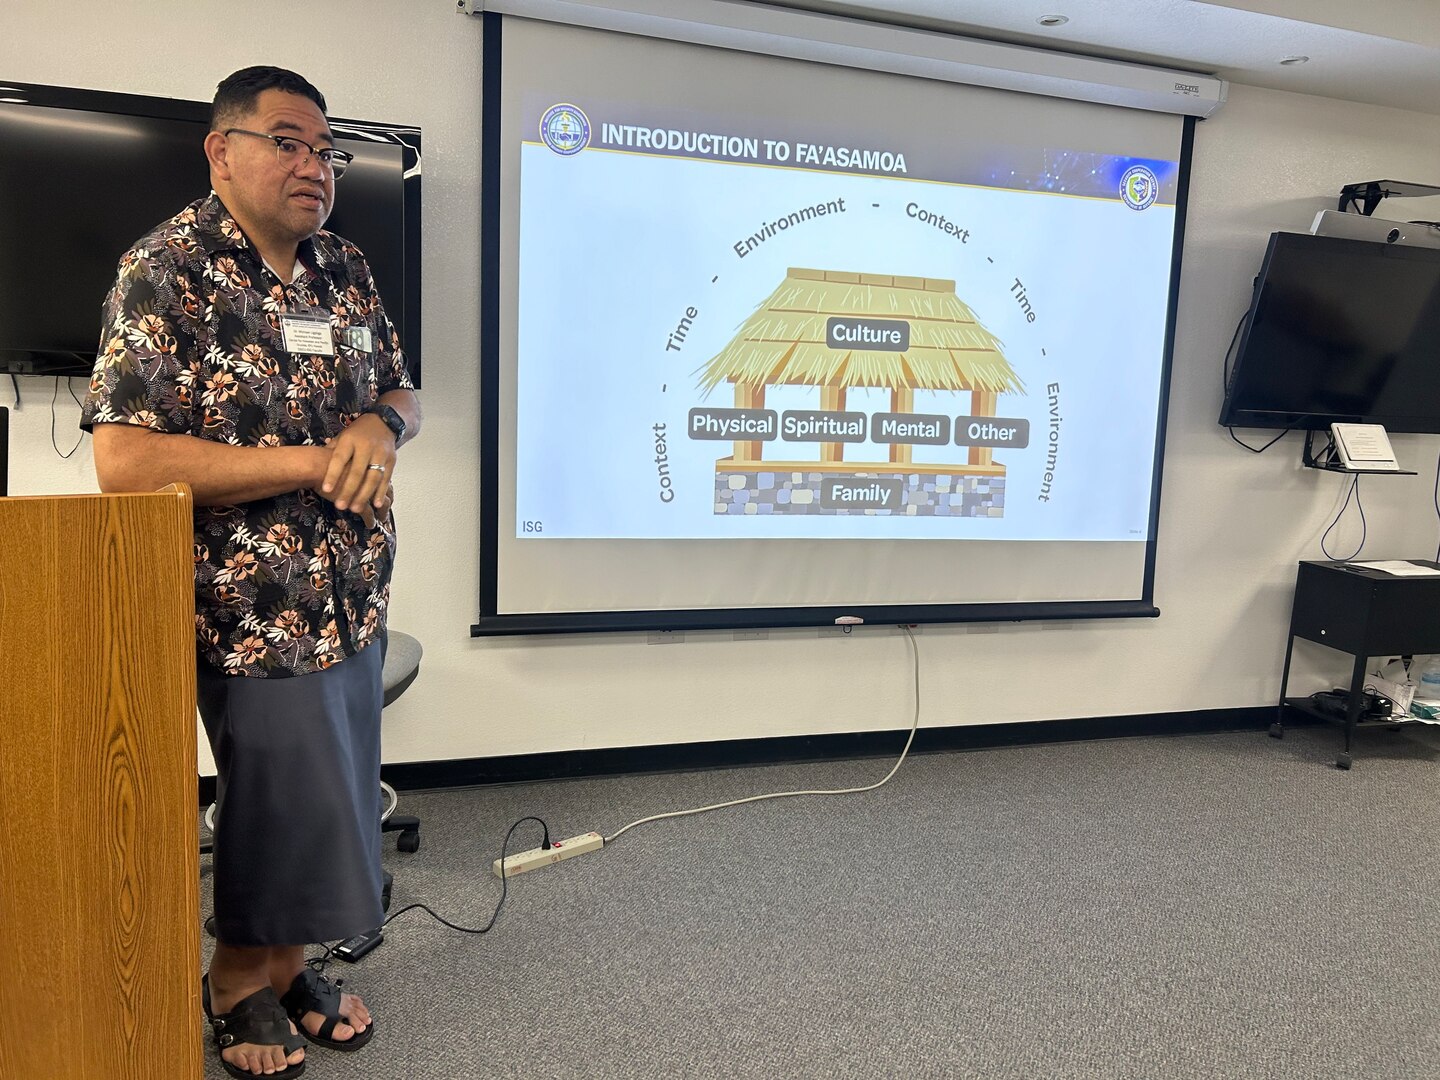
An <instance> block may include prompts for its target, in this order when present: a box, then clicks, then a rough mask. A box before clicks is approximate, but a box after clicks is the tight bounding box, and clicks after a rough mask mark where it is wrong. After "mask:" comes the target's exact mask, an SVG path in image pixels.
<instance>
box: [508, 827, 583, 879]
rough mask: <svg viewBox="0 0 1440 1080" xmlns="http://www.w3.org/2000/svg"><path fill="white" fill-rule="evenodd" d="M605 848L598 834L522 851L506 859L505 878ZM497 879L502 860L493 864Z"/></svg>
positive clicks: (576, 837) (573, 837)
mask: <svg viewBox="0 0 1440 1080" xmlns="http://www.w3.org/2000/svg"><path fill="white" fill-rule="evenodd" d="M604 846H605V838H604V837H603V836H601V835H600V834H599V833H598V832H587V833H581V834H580V835H579V836H572V837H571V838H570V839H569V840H556V841H555V842H554V843H553V844H551V845H550V847H549V849H548V850H547V849H546V848H538V847H537V848H531V849H530V850H529V851H522V852H519V853H518V854H515V855H507V856H506V857H505V873H504V875H503V876H504V877H507V878H509V877H514V876H515V875H516V874H523V873H525V871H527V870H539V869H540V867H542V866H549V865H550V864H551V863H557V862H561V861H562V860H564V859H569V858H571V857H572V856H575V855H584V854H585V852H587V851H596V850H598V849H599V848H602V847H604ZM491 868H492V869H493V870H494V871H495V876H496V877H501V876H502V875H501V873H500V860H499V859H496V860H495V861H494V863H492V864H491Z"/></svg>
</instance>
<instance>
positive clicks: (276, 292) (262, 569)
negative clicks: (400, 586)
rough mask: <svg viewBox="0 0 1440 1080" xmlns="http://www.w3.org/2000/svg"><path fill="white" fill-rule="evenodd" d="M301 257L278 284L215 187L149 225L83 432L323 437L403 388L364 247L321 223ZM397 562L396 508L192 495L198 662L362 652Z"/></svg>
mask: <svg viewBox="0 0 1440 1080" xmlns="http://www.w3.org/2000/svg"><path fill="white" fill-rule="evenodd" d="M299 261H300V266H301V268H302V272H300V273H297V274H296V275H295V277H294V280H293V281H292V282H291V283H290V284H288V285H286V284H284V283H283V282H281V281H280V279H279V278H278V277H277V276H276V275H275V274H273V273H272V272H271V271H270V270H269V269H268V268H267V267H266V266H265V265H264V263H263V262H262V260H261V258H260V255H259V252H258V250H257V249H255V248H254V247H253V246H252V245H251V244H250V242H249V241H248V240H247V239H246V237H245V235H244V233H243V232H242V231H241V229H240V227H239V225H238V224H237V223H236V222H235V219H234V218H233V217H232V216H231V215H230V213H229V212H228V211H227V210H226V209H225V206H224V204H223V203H222V202H221V201H220V198H219V196H217V195H215V194H214V193H213V192H212V193H211V194H210V195H209V196H208V197H207V198H204V199H201V200H199V201H198V202H195V203H192V204H191V205H189V206H187V207H186V208H185V209H184V210H182V211H181V212H180V213H179V214H177V215H176V216H175V217H173V218H171V219H170V220H169V221H167V222H165V223H164V224H163V225H161V226H159V227H158V228H156V229H155V230H153V231H152V232H151V233H149V234H148V235H147V236H145V237H143V238H142V239H141V240H140V241H139V242H137V243H136V244H135V246H134V247H133V248H131V249H130V250H129V251H127V252H126V253H125V255H124V256H123V257H122V258H121V260H120V270H119V275H118V277H117V279H116V282H115V286H114V288H113V289H112V290H111V291H110V294H109V296H108V297H107V299H106V301H105V311H104V325H103V329H102V332H101V339H100V352H99V355H98V357H97V358H96V361H95V369H94V373H93V375H92V376H91V379H90V390H89V394H88V395H87V397H86V399H85V405H84V410H83V412H82V415H81V426H82V427H85V428H87V429H89V428H91V427H92V426H93V425H95V424H138V425H141V426H143V427H146V428H149V429H150V430H152V431H156V432H161V433H164V434H175V435H192V436H195V437H196V438H200V439H208V440H211V441H213V442H221V443H228V444H230V445H233V446H260V447H263V446H324V445H329V444H330V443H332V442H334V440H335V438H336V437H337V436H338V435H339V434H340V433H341V432H342V431H343V430H344V429H345V428H346V427H347V426H348V425H349V424H351V423H352V422H354V420H355V419H356V418H358V417H359V416H361V415H363V414H364V413H365V411H366V410H367V409H369V408H370V407H371V406H372V405H374V403H375V401H376V399H377V398H378V397H379V396H380V395H381V394H384V393H387V392H388V391H391V390H397V389H410V388H411V387H412V385H413V384H412V383H411V381H410V376H409V374H408V372H407V370H406V365H405V356H404V353H403V352H402V351H401V348H400V342H399V338H398V336H397V334H396V333H395V329H394V327H393V326H392V325H391V323H390V320H389V319H388V318H387V317H386V315H385V310H384V308H383V306H382V305H381V303H380V297H379V295H378V294H377V293H376V291H375V283H374V280H373V279H372V277H371V275H370V268H369V267H368V266H367V265H366V263H365V259H364V256H362V255H361V253H360V251H359V250H358V249H357V248H356V247H354V246H353V245H352V244H349V243H347V242H346V241H345V240H343V239H341V238H340V237H338V236H335V235H333V234H331V233H327V232H324V231H321V232H318V233H316V235H315V236H314V237H313V238H312V239H310V240H306V241H304V242H302V243H301V245H300V251H299ZM286 315H309V316H320V317H322V318H323V319H325V320H326V321H328V323H329V326H330V335H331V337H332V339H333V343H334V344H333V350H332V355H324V354H319V353H317V354H302V353H298V352H296V353H292V352H289V351H287V350H286V348H285V338H284V333H283V325H282V319H283V317H284V316H286ZM310 325H311V326H315V325H319V324H316V323H313V322H312V323H311V324H310ZM309 347H312V348H313V347H315V346H314V344H313V343H311V344H310V346H309ZM394 557H395V530H394V522H393V520H392V519H391V518H390V516H389V514H386V515H385V517H384V518H383V519H382V520H378V521H377V522H376V526H375V528H374V529H367V528H366V527H365V524H364V522H363V521H362V520H361V518H360V517H359V515H357V514H352V513H346V512H341V511H338V510H336V508H335V506H334V504H333V503H331V502H329V501H328V500H326V499H324V498H322V497H321V496H320V495H319V494H318V493H316V492H315V491H311V490H300V491H294V492H289V493H287V494H284V495H277V496H274V497H273V498H267V499H260V500H257V501H255V502H250V503H245V504H243V505H238V506H203V507H201V506H197V507H196V508H195V631H196V636H197V639H198V645H199V649H200V654H201V656H202V657H203V659H204V660H206V661H207V662H208V663H209V664H211V665H212V666H213V667H215V668H217V669H220V670H222V671H224V672H226V673H227V674H232V675H245V676H258V677H283V676H289V675H304V674H308V673H309V672H312V671H318V670H321V669H323V668H327V667H329V666H331V665H332V664H334V663H336V662H338V661H340V660H343V659H344V658H345V657H347V656H351V655H353V654H355V653H356V652H358V651H359V650H361V649H363V648H365V647H366V646H368V645H370V644H372V643H374V642H375V641H377V640H378V639H379V636H380V634H381V632H382V631H383V630H384V628H385V614H386V609H387V607H388V604H389V599H390V573H391V567H392V565H393V562H394Z"/></svg>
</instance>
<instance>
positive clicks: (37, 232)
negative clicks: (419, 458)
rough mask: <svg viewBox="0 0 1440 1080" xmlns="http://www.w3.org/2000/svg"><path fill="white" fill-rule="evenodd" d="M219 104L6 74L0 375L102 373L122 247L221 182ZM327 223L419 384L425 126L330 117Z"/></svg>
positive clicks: (0, 130) (0, 139) (0, 136)
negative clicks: (338, 157)
mask: <svg viewBox="0 0 1440 1080" xmlns="http://www.w3.org/2000/svg"><path fill="white" fill-rule="evenodd" d="M209 116H210V106H209V103H208V102H199V101H180V100H175V99H171V98H155V97H140V96H136V95H131V94H112V93H104V92H101V91H97V90H80V89H74V88H70V87H56V86H38V85H34V84H30V83H7V82H4V81H3V80H0V147H3V149H4V152H3V153H0V371H11V372H17V373H26V374H37V375H85V376H88V375H89V374H90V370H91V366H92V365H93V363H94V359H95V351H96V346H97V343H98V342H99V340H100V314H101V305H102V304H103V303H104V300H105V295H106V293H107V292H108V291H109V290H110V287H111V285H113V284H114V281H115V272H116V266H117V264H118V262H119V259H120V256H121V254H122V253H123V252H124V251H125V250H126V249H127V248H129V247H130V246H131V245H132V244H133V243H134V242H135V241H136V240H138V239H139V238H140V237H141V236H143V235H144V234H145V233H146V232H147V231H149V230H150V229H151V228H153V227H154V226H156V225H158V224H160V222H162V221H164V220H165V219H167V218H169V217H171V216H173V215H174V214H176V213H177V212H179V210H180V209H181V208H182V207H184V206H185V205H186V204H187V203H190V202H192V201H194V200H195V199H198V198H200V197H201V196H202V195H204V194H205V193H206V192H207V191H209V190H210V179H209V171H208V167H207V166H206V163H205V156H204V151H203V150H202V148H201V143H202V142H203V141H204V138H205V134H206V132H207V130H208V129H209ZM330 125H331V128H332V129H333V130H334V132H335V136H336V144H337V145H338V146H341V147H342V148H343V149H345V150H348V151H350V152H351V153H353V154H354V155H355V161H354V163H353V164H352V165H351V166H350V169H349V170H348V171H347V172H346V174H345V176H344V178H343V179H342V180H340V181H339V183H338V184H337V185H336V195H335V210H334V212H333V213H332V214H331V216H330V220H329V221H328V222H326V225H325V227H326V228H327V229H329V230H330V231H331V232H334V233H337V234H339V235H340V236H343V237H345V238H346V239H347V240H350V241H351V242H352V243H354V244H356V245H357V246H358V247H359V248H360V250H361V251H363V252H364V253H365V256H366V260H367V261H368V262H369V263H370V267H371V270H372V271H373V272H374V275H375V281H376V285H377V287H378V288H379V290H380V295H381V297H382V298H383V300H384V301H385V310H386V312H387V314H389V316H390V318H391V320H392V321H393V322H394V323H395V326H396V329H397V330H398V331H399V333H400V341H401V344H402V346H403V347H404V349H405V352H406V355H407V356H408V358H409V361H410V368H411V373H412V376H413V377H414V379H415V381H416V384H417V385H418V384H419V381H420V164H421V159H420V131H419V129H418V128H413V127H407V126H401V125H393V124H379V123H370V122H366V121H353V120H342V119H339V118H335V117H332V118H331V120H330Z"/></svg>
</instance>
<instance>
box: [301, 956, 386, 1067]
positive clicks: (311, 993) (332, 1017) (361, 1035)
mask: <svg viewBox="0 0 1440 1080" xmlns="http://www.w3.org/2000/svg"><path fill="white" fill-rule="evenodd" d="M343 981H344V980H342V979H336V980H334V981H333V982H332V981H331V980H330V979H327V978H326V977H325V976H323V975H321V974H320V973H318V972H316V971H314V970H313V969H311V968H308V967H307V968H305V969H303V970H302V971H301V972H300V973H299V974H297V975H296V976H295V978H294V980H293V981H292V982H291V983H290V986H289V987H288V988H287V989H286V991H285V993H284V994H282V995H281V997H280V1003H281V1004H282V1005H283V1006H284V1007H285V1011H286V1013H288V1014H289V1016H290V1019H292V1020H294V1021H296V1022H297V1023H298V1024H299V1025H300V1030H301V1033H302V1034H303V1035H304V1036H305V1037H306V1038H307V1039H309V1040H310V1041H311V1042H313V1043H315V1044H316V1045H317V1046H328V1047H330V1048H331V1049H332V1050H358V1049H360V1047H362V1046H364V1045H365V1044H366V1043H368V1042H369V1041H370V1036H372V1035H373V1034H374V1033H375V1028H374V1021H373V1020H372V1018H371V1016H370V1010H369V1009H368V1008H366V1006H365V1002H364V1001H362V1000H361V999H360V997H359V995H358V994H347V993H342V992H341V990H340V985H341V983H342V982H343Z"/></svg>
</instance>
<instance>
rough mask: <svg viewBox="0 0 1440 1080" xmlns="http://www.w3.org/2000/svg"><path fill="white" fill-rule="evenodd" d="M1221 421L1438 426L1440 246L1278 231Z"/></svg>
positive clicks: (1400, 428)
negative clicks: (1428, 246) (1433, 247)
mask: <svg viewBox="0 0 1440 1080" xmlns="http://www.w3.org/2000/svg"><path fill="white" fill-rule="evenodd" d="M1220 423H1222V424H1225V425H1228V426H1233V427H1253V428H1297V429H1301V430H1321V429H1324V428H1328V427H1329V426H1330V425H1331V424H1334V423H1364V424H1381V425H1383V426H1384V427H1385V428H1386V430H1388V431H1391V432H1440V250H1436V249H1432V248H1422V247H1410V246H1406V245H1401V244H1384V243H1380V242H1378V241H1372V240H1348V239H1341V238H1338V237H1332V236H1310V235H1308V234H1305V233H1285V232H1280V233H1275V234H1273V235H1272V236H1271V237H1270V245H1269V247H1268V248H1267V250H1266V252H1265V262H1264V265H1263V266H1262V268H1261V270H1260V276H1259V277H1258V278H1257V279H1256V281H1255V293H1254V297H1253V299H1252V301H1251V305H1250V313H1249V316H1248V318H1247V321H1246V325H1245V333H1244V335H1243V337H1242V339H1241V342H1240V348H1239V351H1238V352H1237V353H1236V357H1235V362H1234V365H1233V367H1232V369H1231V371H1230V375H1229V379H1228V381H1227V385H1226V389H1225V403H1224V405H1223V406H1222V408H1221V411H1220Z"/></svg>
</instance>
